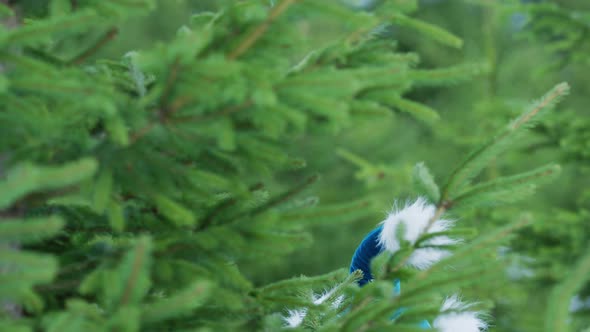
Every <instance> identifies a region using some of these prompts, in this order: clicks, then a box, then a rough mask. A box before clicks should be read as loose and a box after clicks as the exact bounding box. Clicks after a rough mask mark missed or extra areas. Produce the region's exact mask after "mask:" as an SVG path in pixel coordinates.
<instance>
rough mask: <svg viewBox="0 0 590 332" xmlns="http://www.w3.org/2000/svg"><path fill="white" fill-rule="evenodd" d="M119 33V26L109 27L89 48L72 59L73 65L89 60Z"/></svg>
mask: <svg viewBox="0 0 590 332" xmlns="http://www.w3.org/2000/svg"><path fill="white" fill-rule="evenodd" d="M118 33H119V29H118V28H117V27H113V28H111V29H109V31H107V32H106V33H105V34H104V35H103V36H102V37H101V38H100V39H99V40H97V41H96V43H94V44H93V45H92V46H91V47H90V48H89V49H87V50H86V51H84V52H82V53H81V54H79V55H77V56H75V57H74V58H73V59H72V60H70V61H69V63H70V64H72V65H79V64H81V63H83V62H84V61H86V60H88V58H89V57H91V56H92V55H93V54H95V53H96V52H98V51H99V50H100V49H101V48H102V47H103V46H104V45H106V44H107V43H108V42H109V41H111V40H113V39H114V38H115V37H116V36H117V34H118Z"/></svg>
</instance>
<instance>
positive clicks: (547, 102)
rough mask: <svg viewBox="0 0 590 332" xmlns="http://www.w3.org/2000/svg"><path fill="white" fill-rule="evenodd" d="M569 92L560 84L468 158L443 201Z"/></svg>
mask: <svg viewBox="0 0 590 332" xmlns="http://www.w3.org/2000/svg"><path fill="white" fill-rule="evenodd" d="M568 91H569V85H568V84H567V83H561V84H558V85H557V86H555V87H554V88H553V89H552V90H551V91H549V93H548V94H546V95H545V96H544V97H543V98H542V99H541V100H540V101H539V102H537V103H536V104H534V105H533V107H532V108H531V109H530V110H528V111H526V112H525V113H523V114H522V115H521V116H520V117H518V118H517V119H516V120H515V121H513V122H512V123H511V124H510V125H509V126H508V127H507V128H506V129H505V130H503V131H502V132H501V133H500V134H499V135H498V136H496V137H495V138H493V139H492V140H490V141H489V142H488V143H486V144H484V145H483V146H482V147H480V148H479V149H478V150H476V151H475V152H473V153H472V154H471V155H470V156H469V157H467V159H465V161H463V162H462V163H461V164H460V165H459V167H457V168H456V169H455V171H454V172H453V173H452V174H451V176H450V177H449V180H448V181H447V183H446V185H445V186H444V187H443V190H442V194H441V200H442V201H446V200H448V199H449V197H450V196H451V195H452V194H453V193H454V191H455V190H457V189H458V188H460V187H461V186H462V185H464V184H465V183H466V182H468V181H469V179H470V178H471V177H473V176H474V175H475V174H474V173H476V172H478V170H480V169H481V167H483V166H484V163H485V161H487V160H489V159H490V158H492V157H493V156H496V155H497V154H499V153H500V152H502V150H503V149H504V148H505V145H506V144H508V143H509V142H510V138H513V136H514V134H515V133H516V132H518V131H519V129H522V128H523V127H524V125H526V124H528V123H529V122H530V121H531V120H532V119H533V118H535V116H536V115H538V114H539V112H541V111H542V110H544V109H546V108H549V107H551V106H552V105H553V104H555V103H556V102H557V101H558V100H559V98H560V97H562V96H564V95H565V94H567V93H568Z"/></svg>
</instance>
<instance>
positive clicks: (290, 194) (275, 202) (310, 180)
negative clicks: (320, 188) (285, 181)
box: [249, 174, 320, 216]
mask: <svg viewBox="0 0 590 332" xmlns="http://www.w3.org/2000/svg"><path fill="white" fill-rule="evenodd" d="M319 179H320V176H319V175H318V174H316V175H313V176H310V177H309V178H308V179H307V180H306V181H305V182H303V183H302V184H300V185H298V186H296V187H294V188H293V189H291V190H289V191H287V192H285V193H284V194H282V195H279V196H277V197H275V198H274V199H272V200H270V201H268V202H267V203H266V204H264V205H262V206H259V207H257V208H255V209H254V210H252V211H250V213H249V214H250V216H253V215H257V214H260V213H262V212H264V211H266V210H268V209H271V208H273V207H275V206H277V205H279V204H281V203H283V202H285V201H288V200H289V199H291V198H292V197H294V196H295V195H297V194H299V193H300V192H302V191H303V190H305V189H306V188H307V187H309V186H310V185H312V184H314V183H315V182H317V181H318V180H319Z"/></svg>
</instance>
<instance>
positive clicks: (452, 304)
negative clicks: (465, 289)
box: [433, 295, 488, 332]
mask: <svg viewBox="0 0 590 332" xmlns="http://www.w3.org/2000/svg"><path fill="white" fill-rule="evenodd" d="M470 307H471V305H470V304H467V303H465V302H462V301H461V299H460V298H459V296H457V295H453V296H450V297H448V298H446V299H445V301H444V303H443V305H442V308H441V315H440V316H438V317H437V318H436V319H435V320H434V324H433V325H434V327H435V328H437V329H438V330H439V331H441V332H480V331H485V330H486V329H487V328H488V324H487V323H486V322H485V321H483V320H482V319H481V316H482V313H481V312H479V311H468V309H469V308H470Z"/></svg>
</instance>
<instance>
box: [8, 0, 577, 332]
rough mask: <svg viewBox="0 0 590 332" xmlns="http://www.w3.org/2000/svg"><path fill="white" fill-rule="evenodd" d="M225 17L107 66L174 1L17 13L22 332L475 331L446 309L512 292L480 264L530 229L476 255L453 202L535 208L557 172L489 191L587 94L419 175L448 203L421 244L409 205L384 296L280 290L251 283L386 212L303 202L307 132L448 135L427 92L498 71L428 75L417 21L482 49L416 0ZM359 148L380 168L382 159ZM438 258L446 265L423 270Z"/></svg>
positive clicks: (13, 123) (384, 271)
mask: <svg viewBox="0 0 590 332" xmlns="http://www.w3.org/2000/svg"><path fill="white" fill-rule="evenodd" d="M222 3H223V6H222V7H221V8H220V9H219V10H217V11H214V12H200V13H197V14H195V15H193V16H192V17H191V19H190V23H189V24H187V25H186V26H182V27H180V28H179V30H178V33H177V34H176V36H175V37H174V38H173V39H172V40H169V41H163V42H161V43H160V44H157V45H155V46H154V47H152V48H149V49H139V50H133V49H130V50H128V51H129V52H128V53H126V54H124V55H122V56H121V57H120V58H119V59H107V58H100V57H97V54H99V53H100V50H101V49H102V48H103V47H104V46H105V45H106V44H107V43H109V42H110V41H111V40H112V39H114V38H116V36H117V34H118V32H119V30H120V26H121V25H122V24H123V23H124V22H126V20H128V19H130V17H133V16H136V15H142V14H145V13H148V12H149V11H150V10H154V9H155V3H154V2H152V1H149V0H139V1H138V0H134V1H115V0H104V1H99V2H96V1H63V0H54V1H50V2H48V3H43V4H40V3H38V2H27V1H23V2H22V3H21V2H19V3H16V4H15V3H12V2H4V4H3V5H0V6H1V7H0V8H1V9H2V19H3V25H2V26H3V30H2V32H1V36H0V42H1V43H2V46H1V47H2V50H1V51H0V64H1V65H2V76H1V77H2V78H1V80H2V84H1V85H0V87H1V90H0V98H1V100H2V102H1V105H2V111H1V112H0V117H1V119H2V120H1V121H0V130H1V132H2V140H1V141H0V142H1V144H0V179H1V180H0V213H1V218H2V221H1V223H0V239H1V240H0V241H1V242H2V243H1V247H0V255H2V260H1V261H0V266H1V268H0V280H2V282H1V284H0V298H1V299H2V302H3V307H2V316H1V318H0V327H1V328H2V329H3V330H8V331H34V330H47V331H64V332H66V331H81V330H84V331H184V330H187V331H188V330H195V329H198V328H208V329H210V330H269V331H272V330H278V329H281V328H287V327H294V328H300V329H302V328H308V329H316V330H329V331H331V330H345V331H346V330H348V331H357V330H359V329H360V330H362V329H365V330H366V329H371V330H381V329H383V330H385V329H391V328H393V329H395V330H396V331H413V330H420V329H421V328H422V327H420V324H423V322H430V323H428V324H429V325H430V324H433V325H434V326H435V327H438V325H437V324H443V323H441V321H444V320H445V319H448V318H449V317H451V318H452V317H464V316H461V315H462V314H461V313H460V312H463V311H467V310H468V309H469V310H471V309H472V308H469V306H468V305H466V304H464V303H462V302H461V301H459V300H458V299H457V298H455V297H451V298H450V299H451V300H447V301H445V302H444V305H443V304H442V303H443V301H442V297H443V296H445V295H448V294H449V292H451V291H457V290H459V289H460V288H461V287H462V286H464V285H469V284H472V283H474V282H479V281H481V280H482V279H483V278H488V279H489V278H494V276H495V274H494V273H495V272H497V271H500V270H501V269H499V268H498V266H497V265H489V266H482V265H478V264H473V262H474V261H475V260H477V259H480V258H481V257H483V256H486V255H489V254H490V252H492V251H493V250H494V248H495V245H497V243H498V242H499V241H501V240H504V239H505V238H506V235H507V234H508V233H510V232H512V231H513V230H514V229H516V228H519V227H522V226H524V225H525V224H527V223H528V220H527V219H524V220H519V221H518V222H517V223H516V224H510V225H508V226H505V227H503V228H498V229H496V230H495V231H493V232H489V234H482V236H481V237H477V238H475V239H473V241H467V242H466V243H462V242H460V241H459V239H458V238H459V237H462V236H463V237H464V236H465V235H469V234H471V233H472V230H465V229H460V228H451V224H450V223H444V222H442V223H441V222H440V221H441V220H444V219H441V218H442V216H443V214H444V213H447V212H448V210H451V212H452V211H457V212H456V213H460V211H461V208H468V207H473V206H479V205H482V204H489V203H505V202H512V201H514V200H517V199H520V198H522V197H525V196H526V195H528V194H530V193H532V192H533V191H534V189H535V188H536V184H538V183H539V182H541V181H544V180H545V179H546V178H550V177H551V176H553V175H555V174H556V173H557V172H558V167H556V166H551V165H550V166H546V167H542V168H539V169H535V170H532V171H529V172H526V173H521V174H517V175H513V176H507V177H502V178H498V179H496V180H494V181H489V182H485V181H483V182H478V181H474V179H475V178H476V176H477V175H478V174H479V173H480V172H481V171H482V168H484V167H485V166H486V165H488V164H489V163H490V161H491V160H492V159H494V158H496V157H497V156H499V155H500V153H502V152H504V151H505V150H506V149H508V148H509V147H510V146H511V145H513V144H514V142H515V141H518V140H519V139H521V137H522V135H523V134H524V132H525V129H526V128H527V127H528V126H529V123H530V122H531V121H533V120H536V119H537V117H539V116H543V115H544V113H546V111H547V110H549V109H550V108H551V107H552V106H553V105H554V104H555V103H556V102H557V100H558V99H559V98H560V97H561V96H563V95H564V94H566V93H567V90H568V87H567V85H566V84H560V85H558V86H556V87H555V88H554V89H553V90H551V91H550V92H549V93H548V94H547V95H546V96H545V97H544V98H542V99H541V100H539V101H538V102H537V103H535V104H533V105H532V106H531V107H530V108H528V109H527V110H526V111H525V112H524V113H522V115H521V116H520V117H519V118H517V119H516V120H514V121H513V122H511V123H510V125H508V126H507V127H506V128H505V129H504V130H502V131H501V132H500V133H499V134H498V135H497V136H495V137H494V138H492V139H491V140H490V141H489V142H487V143H486V144H484V145H482V146H481V148H479V149H477V150H475V151H474V152H473V153H472V154H471V155H469V156H468V158H467V159H465V161H464V162H463V163H461V164H459V165H458V166H457V168H456V169H455V171H453V172H451V173H450V175H449V177H448V180H447V181H446V184H445V185H444V186H442V187H441V188H440V189H439V187H438V186H437V184H436V182H435V181H434V179H433V177H432V175H430V173H429V171H428V169H427V168H426V166H425V165H423V164H419V165H418V166H417V167H416V169H415V179H416V188H417V190H418V191H420V192H422V194H423V195H424V196H425V197H426V198H425V199H422V200H419V201H417V202H418V203H419V204H418V203H414V205H408V206H407V207H406V208H411V207H413V208H415V209H417V211H419V215H420V218H421V219H420V220H421V221H420V222H421V223H422V224H421V225H422V226H424V227H423V228H422V229H421V230H420V231H419V232H417V233H415V234H414V235H412V236H410V232H409V231H410V229H409V228H410V226H409V225H408V224H407V223H408V222H410V221H411V220H405V219H404V218H401V217H400V216H401V214H400V213H401V212H403V211H407V210H406V209H404V208H401V209H399V210H397V214H396V213H395V212H394V213H392V215H391V217H392V219H391V220H393V221H395V222H393V223H390V226H391V227H390V228H389V232H388V234H389V235H390V236H389V237H388V238H387V239H385V238H384V239H383V241H384V243H389V245H386V248H387V250H384V252H383V254H382V255H379V256H378V257H376V258H375V259H374V260H373V261H372V268H371V270H372V271H373V273H374V281H373V282H371V283H369V284H367V285H365V286H363V287H358V281H359V280H360V279H361V278H363V273H361V272H359V271H356V270H355V271H352V273H350V274H349V273H348V271H347V270H346V269H345V268H344V267H343V269H339V270H336V271H333V272H331V273H328V274H325V275H319V276H313V277H295V278H292V279H287V280H281V281H275V282H272V283H267V284H263V285H258V284H255V283H254V282H253V280H251V278H250V276H249V274H247V273H244V271H245V270H247V271H250V273H254V272H253V271H261V270H264V269H265V267H266V266H267V264H268V263H269V261H273V260H275V261H276V260H278V259H280V258H281V257H284V255H285V254H286V253H289V252H292V251H293V250H295V249H296V248H298V247H300V246H301V245H302V244H304V243H305V242H308V241H310V238H309V234H308V232H307V229H308V227H309V226H310V225H317V224H328V223H343V222H346V221H347V220H351V219H354V218H358V217H360V216H366V215H368V214H369V213H370V210H371V201H370V200H368V199H361V200H355V201H342V202H339V203H338V204H333V205H328V204H319V205H316V204H315V203H316V201H315V200H310V199H301V194H302V193H303V192H305V191H307V190H309V189H308V187H310V186H311V185H313V184H314V183H316V182H317V181H318V179H319V176H318V175H310V176H308V177H304V176H303V175H305V174H309V173H311V172H307V171H302V168H303V167H305V161H303V160H302V159H300V158H297V157H296V156H291V155H289V154H288V153H287V151H289V150H288V147H289V144H290V142H292V141H293V139H294V138H295V137H299V136H302V135H305V134H306V133H308V132H322V133H326V132H329V133H335V132H339V131H342V130H344V129H346V128H350V127H351V126H353V125H354V123H355V120H356V119H358V118H361V117H376V118H377V119H379V117H386V116H391V113H392V112H395V115H399V114H402V113H403V114H408V115H410V116H412V117H414V118H415V119H417V120H418V121H422V122H425V123H430V122H432V121H435V120H436V119H437V118H438V117H439V116H438V113H437V112H436V111H435V110H433V109H432V108H430V107H429V106H427V105H425V104H423V103H420V102H418V101H415V100H412V99H411V98H410V97H409V94H410V93H411V92H412V91H413V89H415V88H416V87H419V86H434V87H436V86H440V85H446V84H450V83H454V82H458V81H463V80H466V79H469V78H471V77H473V76H475V75H478V74H480V73H481V72H482V71H485V70H486V69H487V68H486V67H485V66H481V65H477V64H463V65H458V66H452V67H447V68H438V69H425V68H421V67H419V65H418V63H419V57H418V56H417V55H416V54H414V53H404V52H401V51H399V50H398V49H397V47H396V43H395V40H394V39H393V37H395V34H394V36H392V33H391V31H392V29H393V28H395V27H400V26H403V27H405V28H407V29H410V30H411V31H414V32H415V33H416V34H417V37H416V38H424V39H430V40H432V41H435V42H438V43H440V44H442V45H445V46H447V47H461V44H462V41H461V39H459V38H458V37H456V36H454V35H452V34H450V33H449V32H447V31H445V30H442V29H440V28H437V27H436V26H434V25H431V24H429V23H426V22H424V21H420V20H416V19H414V18H411V16H410V14H411V13H412V12H413V11H415V10H416V3H415V2H413V1H382V2H378V3H374V4H372V5H371V6H368V7H363V8H360V7H354V6H352V5H350V4H349V5H348V6H347V5H343V4H341V3H339V2H336V1H333V2H332V1H325V2H323V1H321V2H320V1H312V0H299V1H297V0H282V1H276V2H272V1H271V2H268V1H240V2H234V1H227V2H222ZM314 22H331V23H330V24H332V25H333V26H336V27H338V31H342V33H341V35H340V36H339V37H338V38H335V39H334V40H331V41H330V42H329V43H325V44H324V45H321V46H320V47H317V45H315V48H311V47H310V44H311V43H309V40H307V39H306V38H308V37H307V36H306V34H304V33H303V32H302V30H304V29H306V28H308V27H309V26H312V27H313V24H314ZM341 154H342V155H343V156H345V157H346V158H347V159H349V160H356V162H357V164H359V165H361V166H363V167H364V169H362V170H361V171H362V172H363V174H374V170H375V167H374V166H372V165H370V163H363V162H362V159H358V158H355V156H354V155H353V154H350V153H348V154H347V153H346V152H345V151H342V152H341ZM319 171H321V172H329V170H319ZM415 204H418V205H415ZM396 216H397V217H396ZM400 218H401V219H400ZM441 224H444V225H445V226H444V227H443V226H441ZM414 226H415V225H414ZM383 234H385V233H383ZM386 235H387V234H386ZM384 236H385V235H384ZM472 237H473V236H472ZM440 238H449V239H457V240H456V241H452V242H448V241H447V242H444V243H441V242H438V241H437V240H440ZM432 252H435V253H438V254H440V255H438V256H437V257H439V258H443V259H442V260H440V261H439V260H437V259H435V260H430V261H429V263H428V264H426V265H422V264H413V263H412V262H413V258H412V257H415V256H414V255H419V254H420V253H432ZM318 254H319V255H321V253H318ZM351 255H352V253H351ZM408 263H410V264H409V265H408ZM448 266H455V267H461V268H457V269H456V270H450V271H449V269H448ZM415 267H419V268H422V270H420V269H418V270H417V269H415ZM581 271H582V272H583V270H581ZM395 280H399V281H400V282H401V285H402V287H403V289H402V290H401V291H400V292H397V284H396V283H395V282H394V281H395ZM321 290H327V291H326V292H325V293H320V292H321ZM318 294H321V295H318ZM441 305H442V306H443V307H442V308H443V309H442V310H443V312H442V313H441ZM286 310H290V312H286ZM467 315H471V316H468V317H471V318H477V319H479V317H476V316H474V314H469V313H467ZM294 317H295V318H294ZM445 317H446V318H445ZM299 319H300V320H299ZM437 320H438V323H437ZM479 322H480V321H479V320H478V321H477V322H476V323H475V324H479ZM440 326H447V325H444V324H443V325H440ZM471 326H475V325H471Z"/></svg>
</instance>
